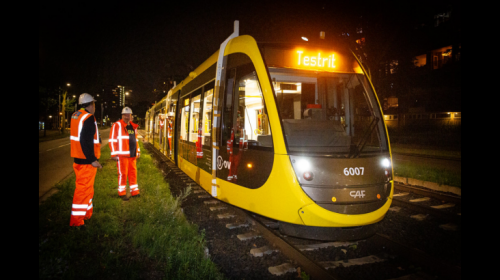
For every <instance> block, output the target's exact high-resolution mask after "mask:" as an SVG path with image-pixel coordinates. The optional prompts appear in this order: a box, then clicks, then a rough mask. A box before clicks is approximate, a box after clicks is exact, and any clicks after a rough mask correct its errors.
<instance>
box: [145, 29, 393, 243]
mask: <svg viewBox="0 0 500 280" xmlns="http://www.w3.org/2000/svg"><path fill="white" fill-rule="evenodd" d="M146 130H147V140H148V141H149V142H151V143H153V145H154V147H155V148H157V149H159V150H160V151H161V152H163V153H164V154H165V155H166V156H167V157H168V158H169V159H170V160H172V162H174V163H175V164H176V165H177V166H178V167H179V168H180V169H181V170H183V171H184V172H185V173H186V174H187V175H189V176H190V177H191V178H192V179H193V180H194V181H196V182H197V183H198V184H199V185H200V186H201V187H203V188H204V189H205V190H207V191H208V192H209V193H211V194H212V196H214V198H216V199H219V200H221V201H224V202H227V203H229V204H232V205H235V206H237V207H240V208H242V209H245V210H248V211H251V212H254V213H257V214H259V215H262V216H265V217H268V218H271V219H274V220H277V221H279V224H280V230H281V231H282V232H283V233H284V234H287V235H291V236H298V237H303V238H310V239H320V240H353V239H359V238H365V237H366V236H368V235H370V234H373V233H374V232H376V230H377V223H378V222H379V221H381V220H382V219H383V218H384V216H385V214H386V212H387V211H388V209H389V207H390V205H391V201H392V195H393V188H394V186H393V170H392V156H391V152H390V146H389V139H388V134H387V128H386V126H385V123H384V119H383V114H382V111H381V107H380V103H379V100H378V98H377V95H376V93H375V90H374V87H373V84H372V83H371V81H370V78H369V77H368V75H366V72H365V70H364V68H363V66H362V64H361V63H360V62H359V60H358V59H357V58H356V57H355V56H354V55H353V53H352V52H349V50H348V49H344V48H342V47H341V46H336V47H332V48H331V49H330V48H316V47H311V46H297V45H286V44H279V45H277V44H258V43H257V42H256V41H255V40H254V39H253V38H252V37H251V36H246V35H245V36H239V34H238V26H237V25H236V26H235V33H234V34H233V35H231V37H229V38H228V39H227V40H226V41H225V42H224V43H223V44H222V45H221V49H220V50H219V51H217V52H216V53H215V54H213V55H212V56H211V57H210V58H208V59H207V60H206V61H205V62H204V63H203V64H201V65H200V66H199V67H198V68H196V69H195V70H194V71H193V72H191V73H190V74H189V77H187V78H186V79H185V80H184V81H182V82H181V83H180V84H178V85H176V86H175V87H174V88H173V89H172V90H171V91H169V93H168V94H167V96H165V98H163V99H162V100H161V101H160V102H158V103H157V104H156V105H155V106H154V107H153V108H151V109H150V110H149V111H148V112H147V114H146Z"/></svg>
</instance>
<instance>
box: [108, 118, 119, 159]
mask: <svg viewBox="0 0 500 280" xmlns="http://www.w3.org/2000/svg"><path fill="white" fill-rule="evenodd" d="M111 131H112V133H111V139H109V142H111V143H116V142H118V141H117V140H116V139H115V125H114V124H113V127H112V128H111ZM110 146H111V155H113V152H114V151H115V147H114V146H113V144H111V145H110Z"/></svg>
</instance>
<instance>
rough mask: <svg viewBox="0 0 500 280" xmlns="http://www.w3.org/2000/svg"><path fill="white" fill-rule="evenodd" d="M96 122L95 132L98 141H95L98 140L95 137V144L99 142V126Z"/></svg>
mask: <svg viewBox="0 0 500 280" xmlns="http://www.w3.org/2000/svg"><path fill="white" fill-rule="evenodd" d="M94 120H95V117H94ZM94 123H95V133H96V136H97V143H96V142H95V141H96V140H95V139H94V144H99V128H98V127H97V122H94Z"/></svg>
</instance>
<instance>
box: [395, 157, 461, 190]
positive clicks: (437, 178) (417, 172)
mask: <svg viewBox="0 0 500 280" xmlns="http://www.w3.org/2000/svg"><path fill="white" fill-rule="evenodd" d="M394 173H395V175H396V176H398V177H407V178H414V179H418V180H423V181H429V182H434V183H438V184H441V185H448V186H454V187H459V188H461V187H462V174H461V173H459V172H453V171H450V170H446V169H442V168H431V167H428V166H425V165H422V164H417V163H408V162H406V163H399V164H397V165H394Z"/></svg>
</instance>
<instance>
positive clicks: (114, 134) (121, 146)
mask: <svg viewBox="0 0 500 280" xmlns="http://www.w3.org/2000/svg"><path fill="white" fill-rule="evenodd" d="M131 119H132V110H131V109H130V108H129V107H125V108H123V110H122V119H121V120H119V121H117V122H115V123H114V124H113V127H112V128H111V131H110V132H109V134H110V135H109V147H110V149H111V158H112V159H113V160H115V161H117V166H118V196H119V197H120V198H122V199H123V200H128V198H127V192H126V187H127V177H128V182H129V186H130V192H131V195H132V197H139V196H140V193H139V186H138V185H137V166H136V162H137V158H139V157H141V149H140V148H139V143H137V138H136V135H137V127H138V125H136V124H135V123H132V122H131Z"/></svg>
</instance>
